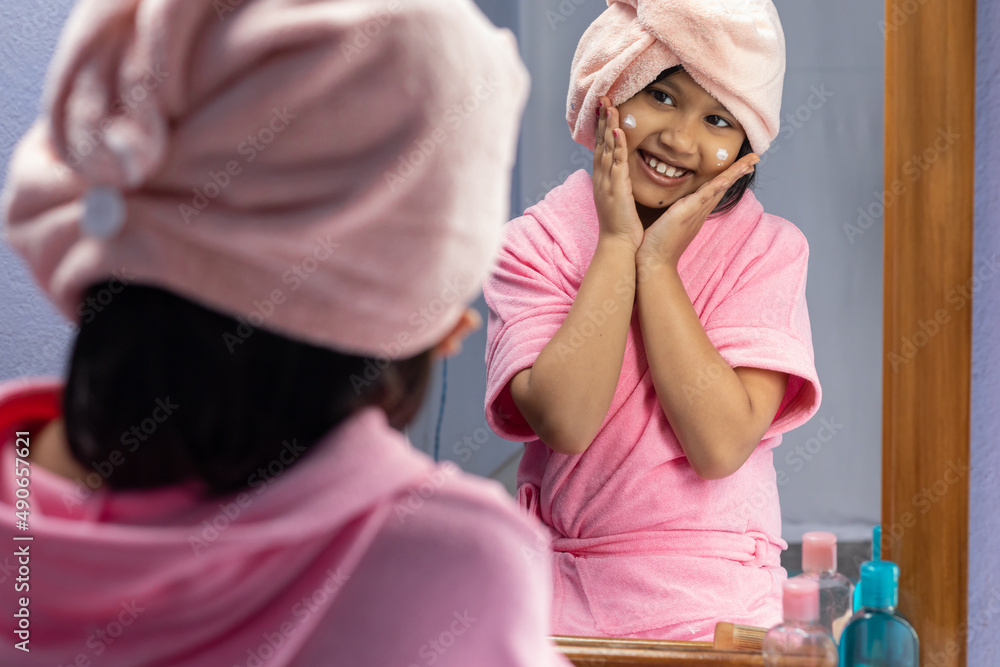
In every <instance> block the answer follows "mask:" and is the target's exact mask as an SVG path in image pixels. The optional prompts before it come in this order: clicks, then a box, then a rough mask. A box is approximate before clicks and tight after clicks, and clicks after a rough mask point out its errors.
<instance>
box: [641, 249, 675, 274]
mask: <svg viewBox="0 0 1000 667" xmlns="http://www.w3.org/2000/svg"><path fill="white" fill-rule="evenodd" d="M677 263H678V261H677V259H676V258H672V257H668V256H667V255H665V254H663V253H660V252H653V251H649V250H643V249H642V248H641V247H640V248H639V249H638V250H636V253H635V264H636V268H638V269H639V271H640V273H647V274H649V273H656V272H660V271H663V270H667V271H671V272H673V273H677Z"/></svg>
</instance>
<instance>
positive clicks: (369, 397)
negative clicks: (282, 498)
mask: <svg viewBox="0 0 1000 667" xmlns="http://www.w3.org/2000/svg"><path fill="white" fill-rule="evenodd" d="M97 290H98V286H92V287H91V288H90V289H89V290H88V291H87V293H86V295H85V298H95V299H96V297H97V296H98V293H97ZM241 326H242V327H244V328H242V329H241V328H240V327H241ZM246 327H247V325H245V324H242V325H241V322H238V321H237V320H235V319H232V318H230V317H229V316H227V315H223V314H221V313H218V312H216V311H213V310H210V309H207V308H204V307H202V306H200V305H198V304H196V303H194V302H192V301H189V300H187V299H185V298H182V297H180V296H177V295H175V294H173V293H172V292H168V291H165V290H163V289H159V288H157V287H152V286H145V285H139V284H134V283H132V284H128V285H126V286H125V287H124V288H123V290H122V291H121V292H120V293H119V294H117V295H115V296H114V298H113V300H112V301H111V302H110V304H109V305H107V306H105V307H103V308H102V310H101V312H99V313H95V314H94V316H93V317H90V318H85V319H84V320H83V322H82V323H81V326H80V330H79V333H78V335H77V338H76V341H75V344H74V346H73V350H72V357H71V360H70V367H69V377H68V379H67V382H66V387H65V391H64V395H63V410H64V416H65V421H66V430H67V438H68V441H69V445H70V448H71V450H72V452H73V455H74V457H75V458H76V459H77V460H78V461H79V462H80V463H81V464H83V465H84V466H86V467H87V468H91V467H93V468H94V469H95V470H97V469H102V470H104V471H108V474H107V475H105V477H106V481H105V484H107V485H109V486H110V487H112V488H117V489H148V488H155V487H160V486H166V485H170V484H175V483H180V482H186V481H191V480H195V481H201V482H203V483H204V484H205V486H206V488H207V490H208V492H209V493H212V494H217V495H218V494H225V493H230V492H234V491H238V490H241V489H244V488H247V487H249V486H250V485H251V484H254V483H255V479H254V475H257V478H256V479H257V480H260V481H262V482H264V481H267V480H268V479H269V477H270V476H271V475H273V474H274V471H275V470H283V469H285V468H287V467H288V465H290V464H291V463H293V462H295V461H297V460H298V459H299V458H302V457H304V456H307V455H308V454H307V453H308V450H309V449H310V448H311V447H313V446H314V445H315V444H316V443H317V442H318V441H320V439H321V438H322V437H323V436H324V435H326V434H327V433H328V432H329V431H330V430H331V429H333V428H335V427H336V426H337V425H338V424H340V423H341V422H342V421H344V420H345V419H346V418H347V417H349V416H350V415H351V414H353V413H354V412H355V411H357V410H358V409H360V408H362V407H364V406H367V405H376V406H380V407H381V408H382V409H384V410H385V411H386V413H387V416H388V418H389V422H390V424H392V425H393V426H394V427H395V428H397V429H402V427H403V426H404V425H405V424H407V423H409V422H410V421H411V420H412V419H413V417H414V416H415V415H416V413H417V411H418V409H419V407H420V405H421V404H422V403H423V398H424V394H425V392H426V388H427V384H428V378H429V373H430V365H431V359H430V354H431V353H430V351H429V350H428V351H427V352H424V353H422V354H419V355H417V356H414V357H411V358H409V359H405V360H399V361H393V362H389V363H388V365H386V362H385V360H379V361H380V362H381V363H378V362H376V360H375V359H372V358H368V357H364V356H354V355H350V354H342V353H339V352H335V351H333V350H331V349H328V348H321V347H316V346H313V345H310V344H308V343H303V342H299V341H296V340H292V339H290V338H287V337H285V336H281V335H277V334H274V333H272V332H270V331H267V330H266V329H263V328H253V329H247V328H246ZM248 331H249V335H246V334H247V333H248ZM226 334H229V336H239V339H240V340H242V342H240V343H236V344H234V343H233V339H232V338H227V337H226ZM241 334H242V335H241ZM227 341H228V343H227ZM380 367H383V368H381V370H380ZM373 376H374V378H373ZM116 452H118V453H116ZM275 462H278V463H279V464H280V465H275ZM109 463H110V464H111V465H110V467H109V466H108V464H109ZM269 467H270V471H268V468H269ZM262 473H263V474H262Z"/></svg>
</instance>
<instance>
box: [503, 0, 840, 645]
mask: <svg viewBox="0 0 1000 667" xmlns="http://www.w3.org/2000/svg"><path fill="white" fill-rule="evenodd" d="M784 72H785V44H784V37H783V33H782V30H781V24H780V21H779V18H778V14H777V11H776V9H775V7H774V5H773V4H772V2H771V1H770V0H740V1H739V2H737V1H735V0H685V1H679V2H658V1H656V0H611V2H609V7H608V9H607V10H606V11H605V12H604V13H603V14H602V15H601V16H600V17H599V18H598V19H597V20H596V21H595V22H594V23H593V24H592V25H591V26H590V28H589V29H588V30H587V31H586V33H585V34H584V35H583V38H582V39H581V41H580V44H579V46H578V48H577V52H576V55H575V57H574V60H573V68H572V74H571V81H570V91H569V96H568V101H567V118H568V122H569V126H570V129H571V131H572V133H573V138H574V139H575V140H576V141H577V142H579V143H581V144H583V145H584V146H586V147H587V148H590V149H592V150H594V160H593V174H588V173H587V172H586V171H585V170H581V171H578V172H576V173H575V174H572V175H571V176H570V177H569V178H568V179H567V180H566V181H565V182H564V183H563V184H562V185H560V186H558V187H556V188H555V189H554V190H552V191H551V192H550V193H549V194H548V195H547V196H546V197H545V199H544V201H541V202H539V203H538V204H537V205H536V206H533V207H531V208H529V209H528V210H527V211H526V212H525V215H524V216H523V217H520V218H518V219H516V220H514V221H512V222H510V223H509V224H508V226H507V229H506V237H505V243H504V248H503V251H502V253H501V259H500V262H499V266H498V268H497V270H496V272H495V273H494V275H493V276H492V278H491V279H490V280H489V281H488V282H487V284H486V287H485V290H484V291H485V296H486V301H487V304H488V305H489V307H490V317H489V322H488V342H487V357H486V360H487V366H488V380H487V382H488V387H487V396H486V415H487V419H488V420H489V423H490V425H491V427H492V428H493V429H494V430H495V431H496V432H497V433H498V434H499V435H501V436H502V437H505V438H507V439H509V440H516V441H522V442H525V443H526V444H525V452H524V456H523V458H522V460H521V463H520V467H519V469H518V479H517V485H518V488H517V496H518V500H519V503H520V505H521V507H522V508H523V509H524V510H525V511H526V512H527V513H529V514H530V515H533V516H536V517H538V518H539V519H540V520H541V521H543V522H544V523H545V524H546V525H547V526H548V527H549V530H550V533H551V544H552V547H553V549H554V552H555V555H554V560H553V576H554V578H555V604H554V608H553V618H554V625H555V631H556V632H557V633H560V634H569V635H599V636H615V637H645V638H657V639H670V640H704V641H711V638H712V634H713V630H714V626H715V623H716V622H717V621H723V620H724V621H731V622H735V623H743V624H748V625H755V626H762V627H770V626H772V625H775V624H776V623H778V622H780V621H781V618H782V614H781V583H782V581H783V580H784V579H785V578H786V576H787V575H786V572H785V570H784V569H783V568H782V567H781V564H780V559H779V556H780V553H781V551H782V550H783V549H785V548H786V547H787V544H786V543H785V541H784V540H782V538H781V514H780V508H779V504H778V492H777V482H776V473H775V468H774V465H773V462H772V450H773V449H774V447H776V446H777V445H778V444H779V443H780V442H781V434H782V433H784V432H787V431H789V430H790V429H793V428H795V427H797V426H800V425H801V424H803V423H804V422H805V421H807V420H808V419H809V418H810V417H811V416H812V415H813V414H815V412H816V411H817V410H818V409H819V405H820V398H821V389H820V384H819V380H818V378H817V374H816V368H815V364H814V356H813V348H812V338H811V331H810V326H809V316H808V311H807V307H806V300H805V294H806V291H805V290H806V274H807V265H808V255H809V249H808V244H807V242H806V239H805V237H804V236H803V235H802V233H801V232H800V231H799V230H798V229H797V228H796V227H795V225H794V224H792V223H791V222H789V221H787V220H784V219H782V218H779V217H777V216H774V215H771V214H768V213H765V212H764V210H763V207H762V206H761V204H760V203H759V202H758V201H757V199H756V198H755V197H754V195H753V192H752V191H751V189H750V187H751V186H752V184H753V181H754V178H755V173H754V165H755V164H756V163H757V162H758V161H759V159H760V158H759V156H760V155H761V154H762V153H763V152H764V151H766V150H767V148H768V146H769V145H770V143H771V142H772V141H773V140H774V139H775V138H776V137H777V135H778V129H779V115H780V104H781V90H782V82H783V78H784Z"/></svg>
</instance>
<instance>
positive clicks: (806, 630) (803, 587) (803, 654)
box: [764, 577, 838, 667]
mask: <svg viewBox="0 0 1000 667" xmlns="http://www.w3.org/2000/svg"><path fill="white" fill-rule="evenodd" d="M782 589H783V590H782V605H783V607H784V610H785V622H784V623H782V624H781V625H776V626H774V627H773V628H771V629H770V630H768V631H767V634H765V635H764V664H765V665H766V666H767V667H791V666H792V665H795V666H796V667H837V661H838V656H837V646H836V645H835V644H834V643H833V637H831V636H830V633H829V632H828V631H827V630H826V628H824V627H823V626H821V625H819V624H818V623H817V621H818V620H819V584H818V583H817V582H816V581H815V580H814V579H805V578H799V577H792V578H791V579H786V580H785V582H784V584H783V585H782Z"/></svg>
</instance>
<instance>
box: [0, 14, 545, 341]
mask: <svg viewBox="0 0 1000 667" xmlns="http://www.w3.org/2000/svg"><path fill="white" fill-rule="evenodd" d="M528 84H529V77H528V73H527V69H526V68H525V66H524V63H523V62H522V61H521V59H520V56H519V54H518V50H517V43H516V40H515V39H514V36H513V34H512V33H511V32H510V31H509V30H505V29H504V30H501V29H498V28H497V27H496V26H494V25H493V24H492V23H490V21H489V20H488V19H487V18H486V16H485V15H484V14H483V13H482V11H481V10H480V9H479V8H478V7H476V5H475V4H474V3H473V2H472V0H240V1H238V2H237V1H235V0H230V1H228V2H221V1H215V2H209V1H208V0H203V1H201V2H192V1H191V0H80V1H79V2H77V3H76V4H75V6H74V8H73V12H72V13H71V15H70V18H69V20H68V21H67V24H66V27H65V28H64V30H63V33H62V35H61V36H60V40H59V44H58V47H57V49H56V53H55V56H54V57H53V60H52V64H51V66H50V69H49V73H48V77H47V80H46V95H45V100H44V109H43V114H42V116H41V117H40V118H39V119H38V120H37V121H36V123H35V124H34V125H33V126H32V128H31V129H30V130H29V131H28V133H27V134H26V135H25V137H24V139H23V140H22V141H21V143H20V144H19V146H18V148H17V150H16V151H15V153H14V155H13V158H12V160H11V165H10V172H9V176H8V178H7V182H6V186H5V190H4V195H3V197H4V201H3V211H4V216H5V218H6V222H5V230H4V231H5V234H6V240H7V241H8V242H9V243H10V245H11V246H13V248H14V249H15V250H17V252H18V253H19V254H20V255H21V256H22V257H24V259H25V260H26V262H27V263H28V265H29V267H30V268H31V271H32V273H33V274H34V276H35V279H36V280H37V282H38V284H39V285H40V286H41V288H42V290H44V291H45V293H46V294H47V295H48V296H49V297H50V298H51V300H52V301H53V303H54V304H55V305H56V306H57V307H58V308H59V310H60V312H62V314H63V315H65V316H66V317H67V318H69V319H70V320H71V321H73V322H75V323H77V324H79V323H80V315H81V310H83V309H82V308H81V307H80V296H81V294H82V292H83V290H84V289H85V288H86V287H88V286H90V285H91V284H93V283H102V282H105V281H108V280H110V279H111V278H112V276H120V275H122V274H124V275H126V276H129V277H130V279H132V280H134V281H135V282H137V283H141V284H151V285H155V286H158V287H162V288H164V289H167V290H168V291H170V292H173V293H175V294H179V295H181V296H183V297H186V298H188V299H189V300H192V301H195V302H197V303H199V304H201V305H203V306H205V307H208V308H211V309H213V310H217V311H220V312H223V313H225V314H227V315H230V316H231V317H234V318H243V319H244V320H246V321H247V322H249V324H250V325H251V326H253V327H259V326H264V327H265V328H267V329H269V330H271V331H274V332H276V333H279V334H282V335H284V336H286V337H289V338H293V339H296V340H300V341H304V342H307V343H312V344H314V345H316V346H319V347H328V348H332V349H335V350H338V351H340V352H345V353H349V354H356V355H363V356H371V357H375V356H379V357H382V358H386V359H400V358H404V359H405V358H408V357H411V356H414V355H416V354H418V353H421V352H424V351H425V350H428V349H430V348H432V347H434V346H435V345H436V344H437V343H438V342H439V341H440V340H441V339H442V338H443V337H444V336H445V335H446V334H447V333H448V331H450V330H451V329H452V328H453V327H454V326H455V323H456V322H457V321H458V320H459V318H460V317H461V315H462V314H463V313H464V311H465V310H466V308H467V306H468V304H469V303H471V302H472V301H475V300H476V299H477V298H478V296H479V292H480V290H481V288H482V281H483V280H484V279H485V278H486V276H487V274H488V273H489V271H490V268H491V267H492V264H493V262H494V260H495V258H496V252H497V250H498V248H499V246H500V241H501V235H502V230H503V223H504V222H505V221H506V220H507V219H508V216H509V211H510V179H511V171H512V168H513V165H514V158H515V154H516V150H517V134H518V129H519V127H520V121H521V114H522V111H523V108H524V103H525V101H526V100H527V95H528ZM417 313H419V316H417V315H416V314H417ZM244 326H245V325H244Z"/></svg>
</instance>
